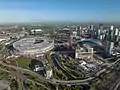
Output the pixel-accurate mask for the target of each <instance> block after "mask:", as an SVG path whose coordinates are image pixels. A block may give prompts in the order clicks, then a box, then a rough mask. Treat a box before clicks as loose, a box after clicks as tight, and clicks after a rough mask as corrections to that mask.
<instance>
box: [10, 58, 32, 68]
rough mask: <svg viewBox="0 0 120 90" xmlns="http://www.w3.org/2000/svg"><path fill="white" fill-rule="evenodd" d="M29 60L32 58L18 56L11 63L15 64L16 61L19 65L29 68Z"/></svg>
mask: <svg viewBox="0 0 120 90" xmlns="http://www.w3.org/2000/svg"><path fill="white" fill-rule="evenodd" d="M31 60H32V59H28V58H19V59H18V60H16V61H13V62H11V64H12V65H15V66H17V62H18V66H19V67H22V68H26V69H29V64H30V63H31Z"/></svg>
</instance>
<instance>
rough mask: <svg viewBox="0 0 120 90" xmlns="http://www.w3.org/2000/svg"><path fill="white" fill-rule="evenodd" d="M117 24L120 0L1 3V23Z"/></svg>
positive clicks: (18, 0) (6, 0)
mask: <svg viewBox="0 0 120 90" xmlns="http://www.w3.org/2000/svg"><path fill="white" fill-rule="evenodd" d="M29 21H33V22H36V21H37V22H38V21H73V22H120V0H0V22H29Z"/></svg>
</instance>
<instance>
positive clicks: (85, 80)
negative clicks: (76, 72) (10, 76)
mask: <svg viewBox="0 0 120 90" xmlns="http://www.w3.org/2000/svg"><path fill="white" fill-rule="evenodd" d="M119 61H120V60H117V61H116V62H114V63H113V64H112V65H111V66H113V65H114V64H116V63H117V62H119ZM0 65H2V66H5V67H8V68H13V69H15V70H19V71H21V72H23V73H26V74H30V75H34V76H35V77H37V78H38V79H40V80H42V81H44V82H49V83H51V84H56V83H57V84H64V85H66V84H71V85H73V84H75V85H77V84H85V83H88V82H89V81H91V80H93V79H94V78H95V77H91V78H88V79H84V80H69V81H65V80H57V79H46V78H45V77H43V76H41V75H39V74H37V73H35V72H33V71H31V70H28V69H24V68H21V67H18V68H17V67H16V66H12V65H7V64H5V63H2V62H0ZM103 72H106V70H103V71H102V72H101V73H103ZM101 73H100V72H99V73H98V74H97V76H99V75H100V74H101Z"/></svg>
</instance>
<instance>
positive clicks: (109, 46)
mask: <svg viewBox="0 0 120 90" xmlns="http://www.w3.org/2000/svg"><path fill="white" fill-rule="evenodd" d="M105 47H106V48H105V51H106V55H107V56H111V55H112V50H113V47H114V42H110V41H107V42H106V46H105Z"/></svg>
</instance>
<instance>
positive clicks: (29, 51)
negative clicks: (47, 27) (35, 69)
mask: <svg viewBox="0 0 120 90" xmlns="http://www.w3.org/2000/svg"><path fill="white" fill-rule="evenodd" d="M13 47H14V49H16V50H17V51H18V53H19V54H21V55H31V56H32V55H40V54H44V53H46V52H48V51H50V50H52V49H53V48H54V40H53V39H50V38H46V37H30V38H23V39H20V40H18V41H16V42H15V43H13Z"/></svg>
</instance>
